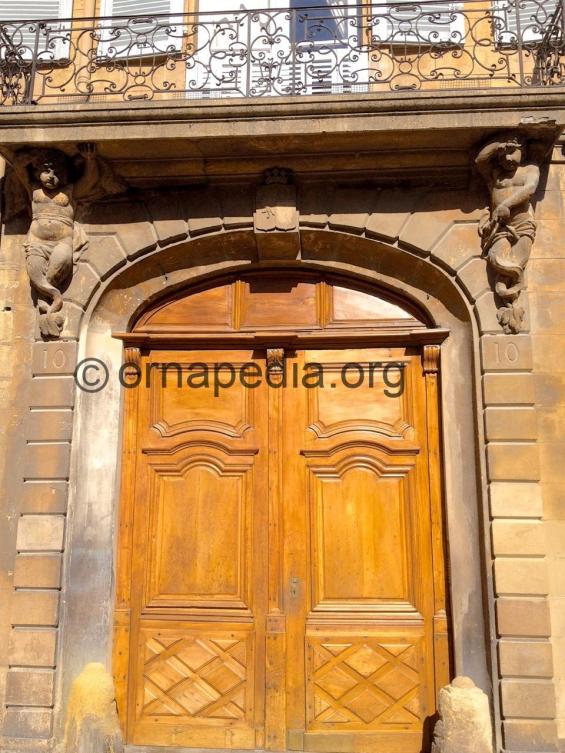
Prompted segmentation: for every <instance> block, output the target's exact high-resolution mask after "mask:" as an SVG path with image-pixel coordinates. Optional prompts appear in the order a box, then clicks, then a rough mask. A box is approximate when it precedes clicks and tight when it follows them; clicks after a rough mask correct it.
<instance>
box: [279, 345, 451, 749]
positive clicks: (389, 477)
mask: <svg viewBox="0 0 565 753" xmlns="http://www.w3.org/2000/svg"><path fill="white" fill-rule="evenodd" d="M297 360H298V362H299V363H300V362H302V363H304V362H305V363H312V362H314V363H319V364H323V367H324V386H323V387H321V386H320V387H315V388H312V389H303V390H301V391H300V390H298V391H295V392H294V394H292V393H291V392H290V391H286V392H284V393H283V397H282V400H283V406H282V413H283V416H284V420H283V426H284V428H283V440H282V442H283V452H282V457H283V458H284V465H283V466H281V474H282V487H283V489H284V494H283V496H284V504H283V507H284V509H285V515H286V517H285V536H284V540H285V542H286V545H287V549H286V552H285V576H284V580H285V604H286V619H287V636H286V645H287V668H288V670H287V721H288V737H287V741H288V748H289V749H291V750H309V751H336V750H339V751H342V752H345V751H351V752H353V751H359V750H363V751H382V752H383V753H385V752H386V753H391V752H394V751H399V753H400V751H402V753H408V752H409V751H414V752H416V751H420V750H421V749H422V743H423V735H424V724H425V720H426V718H427V717H429V716H431V715H433V714H434V713H435V693H436V682H438V681H439V682H440V683H441V682H443V681H448V680H446V677H445V676H446V675H447V671H446V667H447V641H446V640H443V638H446V636H445V619H444V617H445V615H444V613H443V612H442V611H441V609H439V610H438V608H437V607H438V601H437V594H436V593H435V586H434V561H433V554H434V553H433V546H432V540H433V528H434V514H435V513H434V511H433V510H432V506H431V503H430V491H429V490H430V477H429V473H428V447H427V444H428V436H427V422H426V388H425V379H424V377H423V375H422V362H421V360H420V357H419V356H417V355H410V354H409V352H408V351H407V350H406V349H395V350H392V349H381V350H377V349H371V350H352V349H351V350H340V351H331V350H324V351H307V352H305V353H299V354H298V355H297ZM346 363H355V364H358V365H359V368H358V367H352V368H350V369H348V370H347V373H346V375H347V379H348V381H349V382H350V383H351V384H355V383H356V382H357V381H358V380H359V379H360V375H361V371H360V369H362V370H363V374H364V381H363V384H361V385H360V386H358V387H356V388H348V387H347V386H345V385H344V384H343V382H342V379H341V374H342V369H343V367H344V364H346ZM395 364H398V366H396V365H395ZM371 374H372V381H373V386H372V387H371V386H370V385H369V379H370V376H371ZM391 385H395V386H391ZM386 393H388V394H386ZM436 557H440V552H437V553H436ZM438 564H439V563H438V562H437V560H436V567H437V565H438ZM439 606H440V607H442V606H443V604H440V605H439ZM436 611H437V612H438V614H437V615H436ZM434 629H435V633H436V634H434ZM442 629H443V630H444V633H443V634H441V630H442ZM436 663H437V667H438V669H437V670H436ZM436 671H437V673H438V674H439V677H437V678H436V676H435V675H436ZM424 745H426V743H425V742H424Z"/></svg>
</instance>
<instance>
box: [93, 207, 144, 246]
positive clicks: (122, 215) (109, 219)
mask: <svg viewBox="0 0 565 753" xmlns="http://www.w3.org/2000/svg"><path fill="white" fill-rule="evenodd" d="M93 231H94V232H95V233H97V234H99V235H103V234H108V235H113V234H114V233H116V232H117V235H118V239H119V242H120V244H121V246H122V248H123V249H124V251H125V253H126V256H127V257H128V259H135V258H136V257H137V256H140V255H141V254H144V253H147V252H148V251H153V249H155V248H157V236H156V235H155V230H154V229H153V223H152V221H151V217H150V216H149V213H148V212H147V209H146V207H145V206H144V205H143V204H141V203H139V202H135V203H122V202H115V203H113V204H111V205H104V213H103V215H101V216H100V223H97V224H96V225H94V226H93Z"/></svg>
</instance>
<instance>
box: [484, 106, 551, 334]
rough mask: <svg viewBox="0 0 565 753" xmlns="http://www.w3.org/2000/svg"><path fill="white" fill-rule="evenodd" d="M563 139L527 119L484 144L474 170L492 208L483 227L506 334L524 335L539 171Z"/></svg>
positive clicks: (548, 126) (545, 122)
mask: <svg viewBox="0 0 565 753" xmlns="http://www.w3.org/2000/svg"><path fill="white" fill-rule="evenodd" d="M557 135H558V131H556V127H555V123H554V122H552V121H549V120H547V119H544V118H542V119H541V120H540V121H539V122H532V121H531V120H528V121H527V122H524V123H523V124H521V127H519V128H516V129H515V130H513V131H506V132H503V133H499V134H497V135H496V136H494V137H492V138H490V139H489V140H488V141H487V142H486V143H484V144H482V145H481V147H480V148H479V150H478V152H477V154H476V156H475V166H476V168H477V170H478V172H479V173H480V175H481V177H482V178H483V180H484V182H485V183H486V185H487V188H488V190H489V194H490V206H489V208H488V209H487V210H486V211H485V214H484V215H483V217H482V219H481V221H480V223H479V235H480V237H481V245H482V250H483V255H484V256H485V257H486V259H487V262H488V265H489V269H490V274H491V276H492V280H493V287H494V292H495V294H496V300H497V306H498V314H497V318H498V321H499V323H500V325H501V327H502V329H503V331H504V332H505V333H507V334H516V333H518V332H520V331H521V329H522V326H523V322H524V317H525V311H524V308H523V306H522V305H521V304H520V296H521V294H522V291H523V290H524V288H525V287H526V282H525V272H526V266H527V263H528V260H529V258H530V254H531V250H532V246H533V243H534V240H535V237H536V230H537V223H536V220H535V218H534V210H533V207H532V199H533V197H534V194H535V192H536V191H537V188H538V185H539V181H540V167H541V165H542V163H543V162H544V161H545V160H546V158H547V156H548V154H549V153H550V151H551V147H552V146H553V143H554V142H555V139H556V137H557Z"/></svg>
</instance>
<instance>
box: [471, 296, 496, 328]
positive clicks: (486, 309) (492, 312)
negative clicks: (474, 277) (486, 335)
mask: <svg viewBox="0 0 565 753" xmlns="http://www.w3.org/2000/svg"><path fill="white" fill-rule="evenodd" d="M475 312H476V314H477V317H478V320H479V328H480V330H481V332H493V333H495V334H498V333H499V332H500V324H499V322H498V319H497V316H496V315H497V308H496V304H495V302H494V293H492V292H489V293H483V294H482V295H480V296H479V297H478V298H477V300H476V301H475Z"/></svg>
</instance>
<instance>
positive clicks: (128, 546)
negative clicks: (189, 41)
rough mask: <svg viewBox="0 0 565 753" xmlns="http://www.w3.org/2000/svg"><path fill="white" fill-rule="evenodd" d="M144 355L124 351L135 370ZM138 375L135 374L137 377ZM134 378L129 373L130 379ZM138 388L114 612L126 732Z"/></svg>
mask: <svg viewBox="0 0 565 753" xmlns="http://www.w3.org/2000/svg"><path fill="white" fill-rule="evenodd" d="M140 362H141V356H140V351H139V348H131V347H129V348H128V347H126V348H124V363H125V364H131V367H132V370H134V369H135V367H137V368H140V366H141V363H140ZM133 376H135V374H133ZM129 377H130V373H129V370H126V373H125V378H126V380H127V379H128V378H129ZM138 397H139V390H138V389H137V388H132V389H127V390H125V395H124V406H123V410H124V416H125V420H124V434H123V440H122V441H123V450H122V474H121V504H120V515H119V529H118V553H117V573H118V576H117V580H116V607H115V610H114V643H113V648H112V651H113V668H114V685H115V689H116V704H117V706H118V711H119V712H120V713H119V717H120V723H121V725H122V732H123V733H124V734H125V731H126V729H127V720H128V713H127V710H128V709H127V706H128V703H127V679H128V665H129V646H130V616H131V609H130V598H131V594H130V591H131V558H132V540H133V525H132V517H133V509H132V508H133V501H134V487H135V478H136V461H137V421H138V415H139V413H138Z"/></svg>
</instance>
